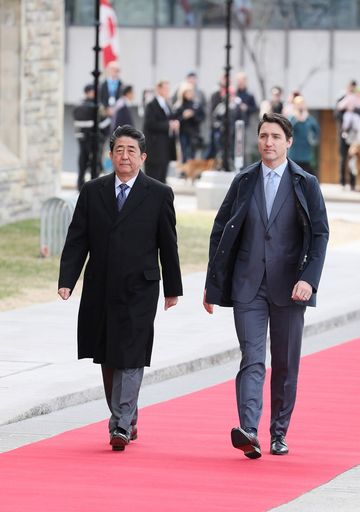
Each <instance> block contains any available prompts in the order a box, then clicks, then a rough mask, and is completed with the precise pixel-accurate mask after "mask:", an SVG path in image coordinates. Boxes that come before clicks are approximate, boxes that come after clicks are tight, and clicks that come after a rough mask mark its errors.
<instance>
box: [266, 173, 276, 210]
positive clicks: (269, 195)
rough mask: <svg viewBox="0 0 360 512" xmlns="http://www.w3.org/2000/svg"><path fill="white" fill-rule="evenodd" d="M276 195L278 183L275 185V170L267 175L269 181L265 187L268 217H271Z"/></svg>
mask: <svg viewBox="0 0 360 512" xmlns="http://www.w3.org/2000/svg"><path fill="white" fill-rule="evenodd" d="M275 196H276V185H275V172H274V171H270V172H269V174H268V175H267V182H266V187H265V200H266V212H267V216H268V219H269V218H270V213H271V208H272V206H273V203H274V199H275Z"/></svg>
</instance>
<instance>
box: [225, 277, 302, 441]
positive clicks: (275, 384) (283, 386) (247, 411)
mask: <svg viewBox="0 0 360 512" xmlns="http://www.w3.org/2000/svg"><path fill="white" fill-rule="evenodd" d="M305 309H306V308H305V306H298V305H296V304H294V305H291V306H276V305H275V304H273V303H272V302H271V300H270V298H269V297H268V294H267V290H266V281H265V279H264V280H263V282H262V284H261V286H260V289H259V291H258V293H257V295H256V297H255V299H254V300H253V301H252V302H250V303H249V304H242V303H240V302H235V303H234V319H235V327H236V333H237V336H238V339H239V343H240V350H241V354H242V357H241V362H240V370H239V372H238V374H237V377H236V398H237V406H238V412H239V419H240V426H241V427H242V428H245V427H250V428H256V429H257V428H258V425H259V421H260V417H261V413H262V407H263V385H264V380H265V373H266V367H265V359H266V336H267V328H268V324H269V326H270V352H271V420H270V434H271V435H272V436H277V435H286V432H287V429H288V427H289V423H290V417H291V413H292V411H293V409H294V405H295V399H296V389H297V378H298V372H299V363H300V354H301V341H302V334H303V328H304V313H305Z"/></svg>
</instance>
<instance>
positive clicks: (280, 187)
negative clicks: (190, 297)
mask: <svg viewBox="0 0 360 512" xmlns="http://www.w3.org/2000/svg"><path fill="white" fill-rule="evenodd" d="M291 143H292V126H291V123H290V122H289V121H288V120H287V119H286V118H285V117H284V116H282V115H280V114H265V115H264V116H263V118H262V119H261V121H260V123H259V126H258V148H259V152H260V155H261V162H257V163H255V164H253V165H250V166H249V167H247V168H246V169H244V170H243V171H241V172H240V173H239V174H238V175H237V176H236V177H235V179H234V181H233V183H232V184H231V186H230V189H229V191H228V193H227V195H226V197H225V199H224V201H223V203H222V205H221V207H220V209H219V212H218V214H217V216H216V218H215V222H214V227H213V230H212V233H211V237H210V251H209V266H208V274H207V279H206V285H205V295H204V307H205V309H206V310H207V311H208V312H209V313H212V312H213V304H218V305H220V306H232V307H233V309H234V319H235V327H236V331H237V336H238V339H239V343H240V350H241V353H242V358H241V363H240V370H239V372H238V375H237V378H236V395H237V405H238V412H239V419H240V427H239V428H233V429H232V431H231V439H232V443H233V446H234V447H235V448H239V449H241V450H242V451H243V452H244V453H245V455H246V456H247V457H249V458H253V459H254V458H258V457H260V456H261V449H260V443H259V440H258V437H257V430H258V425H259V421H260V417H261V412H262V391H263V384H264V379H265V355H266V336H267V328H268V324H269V328H270V350H271V367H272V373H271V420H270V436H271V441H270V452H271V453H272V454H274V455H284V454H286V453H288V446H287V443H286V439H285V436H286V433H287V430H288V427H289V423H290V417H291V413H292V411H293V408H294V404H295V397H296V388H297V377H298V370H299V362H300V352H301V340H302V333H303V326H304V313H305V309H306V306H315V303H316V293H317V290H318V285H319V281H320V276H321V272H322V268H323V264H324V259H325V252H326V246H327V242H328V236H329V229H328V222H327V215H326V209H325V204H324V200H323V197H322V194H321V191H320V187H319V184H318V181H317V179H316V178H315V177H314V176H312V175H311V174H308V173H307V172H305V171H304V170H303V169H301V168H300V167H299V166H298V165H296V164H295V163H294V162H292V161H291V160H289V159H287V150H288V148H289V147H290V146H291ZM269 180H272V181H271V182H270V181H269ZM269 186H270V187H272V190H273V202H272V206H271V204H267V203H268V202H269V201H268V199H269V196H270V193H269V189H268V187H269ZM274 197H275V199H274Z"/></svg>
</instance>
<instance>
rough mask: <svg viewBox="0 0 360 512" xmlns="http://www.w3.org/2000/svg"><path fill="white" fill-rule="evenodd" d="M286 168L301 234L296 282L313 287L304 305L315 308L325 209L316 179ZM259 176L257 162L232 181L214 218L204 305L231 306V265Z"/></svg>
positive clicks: (326, 228) (325, 240)
mask: <svg viewBox="0 0 360 512" xmlns="http://www.w3.org/2000/svg"><path fill="white" fill-rule="evenodd" d="M288 165H289V171H290V176H291V180H292V185H293V187H294V193H295V199H296V208H297V215H298V220H299V224H300V226H301V229H302V232H303V244H302V249H301V252H300V257H299V261H298V270H297V279H298V280H300V279H301V280H303V281H306V282H307V283H309V284H310V285H311V286H312V289H313V293H312V296H311V298H310V300H309V301H307V302H306V305H307V306H315V305H316V292H317V290H318V286H319V281H320V277H321V273H322V269H323V266H324V261H325V254H326V246H327V243H328V239H329V225H328V220H327V214H326V207H325V203H324V199H323V196H322V194H321V190H320V187H319V183H318V181H317V179H316V177H315V176H313V175H311V174H309V173H307V172H305V171H304V170H303V169H301V167H299V166H298V165H297V164H296V163H295V162H293V161H292V160H290V159H289V158H288ZM259 172H261V166H260V162H256V163H255V164H252V165H250V166H249V167H247V168H245V169H244V170H242V171H241V172H240V173H239V174H238V175H237V176H236V177H235V178H234V180H233V182H232V184H231V186H230V188H229V191H228V193H227V194H226V197H225V199H224V201H223V203H222V205H221V207H220V209H219V211H218V213H217V215H216V217H215V221H214V226H213V229H212V232H211V235H210V248H209V264H208V271H207V276H206V283H205V289H206V301H207V302H208V303H209V304H218V305H220V306H232V305H233V303H232V300H231V287H232V274H233V269H234V263H235V258H236V255H237V250H238V244H239V239H240V237H241V229H242V226H243V223H244V222H245V221H246V215H247V212H248V209H249V205H250V200H251V197H252V195H253V193H254V189H255V184H256V180H257V177H258V174H259ZM294 284H295V283H294ZM301 304H302V305H303V303H301Z"/></svg>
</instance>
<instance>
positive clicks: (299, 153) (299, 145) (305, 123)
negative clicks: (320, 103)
mask: <svg viewBox="0 0 360 512" xmlns="http://www.w3.org/2000/svg"><path fill="white" fill-rule="evenodd" d="M293 103H294V112H293V115H292V116H290V117H289V121H290V123H291V124H292V126H293V139H294V140H293V143H292V145H291V147H290V149H289V158H291V159H292V160H294V162H296V163H297V164H298V165H300V167H302V168H303V169H304V170H305V171H307V172H310V173H311V174H314V173H315V169H314V165H313V162H314V148H315V147H316V146H317V145H318V144H319V139H320V127H319V124H318V122H317V121H316V119H315V117H314V116H312V115H310V114H309V111H308V109H307V107H306V104H305V101H304V98H303V97H302V96H297V97H296V98H295V99H294V102H293Z"/></svg>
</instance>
